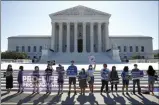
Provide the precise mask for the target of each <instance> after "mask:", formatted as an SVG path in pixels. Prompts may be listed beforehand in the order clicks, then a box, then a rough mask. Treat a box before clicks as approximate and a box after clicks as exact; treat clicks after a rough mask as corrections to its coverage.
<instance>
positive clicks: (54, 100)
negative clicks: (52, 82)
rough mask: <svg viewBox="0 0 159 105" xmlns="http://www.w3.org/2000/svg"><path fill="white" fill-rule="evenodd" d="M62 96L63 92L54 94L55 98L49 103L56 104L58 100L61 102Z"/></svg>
mask: <svg viewBox="0 0 159 105" xmlns="http://www.w3.org/2000/svg"><path fill="white" fill-rule="evenodd" d="M61 96H62V94H59V95H58V94H57V95H54V96H53V98H52V99H51V101H50V102H49V103H48V104H47V105H56V104H57V103H58V102H60V100H61Z"/></svg>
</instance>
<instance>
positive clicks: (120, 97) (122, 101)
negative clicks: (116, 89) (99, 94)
mask: <svg viewBox="0 0 159 105" xmlns="http://www.w3.org/2000/svg"><path fill="white" fill-rule="evenodd" d="M116 95H117V96H115V95H114V94H113V96H114V101H115V102H118V103H120V104H121V105H126V101H125V99H124V98H123V96H119V94H118V93H117V94H116Z"/></svg>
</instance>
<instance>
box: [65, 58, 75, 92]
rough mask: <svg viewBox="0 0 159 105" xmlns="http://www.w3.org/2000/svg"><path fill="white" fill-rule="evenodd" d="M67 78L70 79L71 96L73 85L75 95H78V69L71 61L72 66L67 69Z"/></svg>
mask: <svg viewBox="0 0 159 105" xmlns="http://www.w3.org/2000/svg"><path fill="white" fill-rule="evenodd" d="M66 72H67V76H68V77H69V91H68V94H70V90H71V84H72V83H73V85H74V94H76V76H77V67H76V66H75V65H74V61H71V65H70V66H69V67H68V69H67V71H66Z"/></svg>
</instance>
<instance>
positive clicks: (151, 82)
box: [147, 66, 156, 95]
mask: <svg viewBox="0 0 159 105" xmlns="http://www.w3.org/2000/svg"><path fill="white" fill-rule="evenodd" d="M155 73H156V71H155V70H154V69H153V67H152V66H149V68H148V70H147V74H148V85H149V92H152V95H154V93H153V91H154V83H155Z"/></svg>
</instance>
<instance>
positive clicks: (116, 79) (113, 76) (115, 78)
mask: <svg viewBox="0 0 159 105" xmlns="http://www.w3.org/2000/svg"><path fill="white" fill-rule="evenodd" d="M110 81H111V91H112V92H113V85H115V90H116V92H117V84H118V83H119V77H118V72H117V71H116V67H115V66H113V67H112V71H111V72H110Z"/></svg>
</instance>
